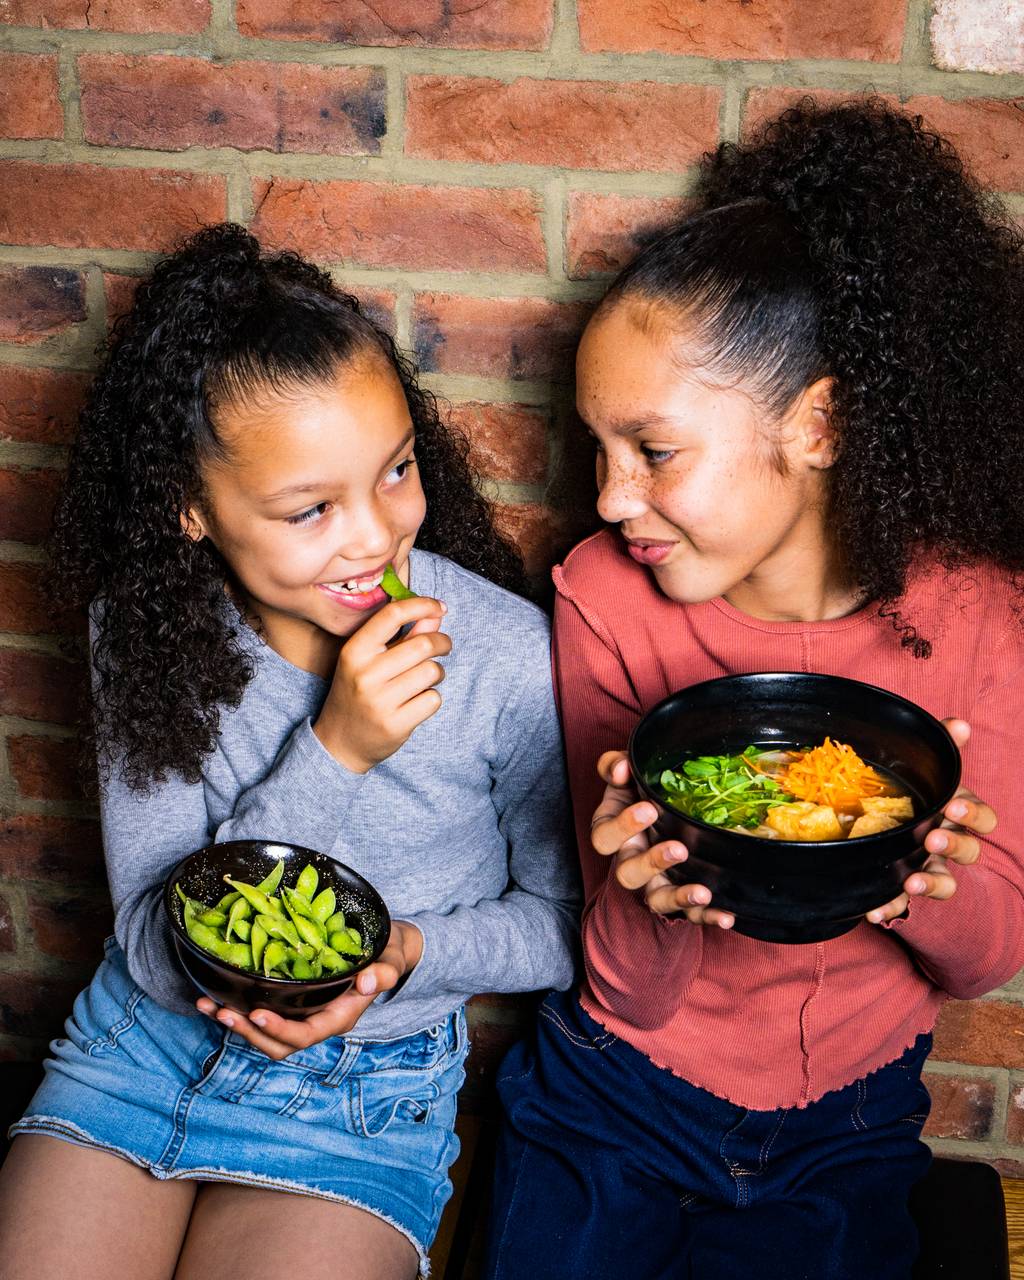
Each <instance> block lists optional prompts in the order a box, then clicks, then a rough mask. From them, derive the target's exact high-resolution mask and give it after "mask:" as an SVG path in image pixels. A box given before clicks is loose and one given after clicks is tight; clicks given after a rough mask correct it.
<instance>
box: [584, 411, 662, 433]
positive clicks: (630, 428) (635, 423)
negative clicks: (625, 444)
mask: <svg viewBox="0 0 1024 1280" xmlns="http://www.w3.org/2000/svg"><path fill="white" fill-rule="evenodd" d="M579 417H580V421H581V422H582V423H583V425H584V426H585V427H586V428H587V430H588V431H589V432H590V433H591V435H593V434H594V430H593V427H591V425H590V423H589V422H587V420H586V418H584V417H583V416H582V414H580V415H579ZM667 424H676V425H678V424H679V419H678V418H671V417H666V416H665V415H664V414H660V413H655V414H648V415H647V416H646V417H643V418H624V419H623V420H622V421H621V422H611V423H609V424H608V426H609V430H611V431H613V432H614V433H615V434H616V435H621V436H634V435H636V433H637V432H638V431H643V429H644V428H645V427H663V426H665V425H667Z"/></svg>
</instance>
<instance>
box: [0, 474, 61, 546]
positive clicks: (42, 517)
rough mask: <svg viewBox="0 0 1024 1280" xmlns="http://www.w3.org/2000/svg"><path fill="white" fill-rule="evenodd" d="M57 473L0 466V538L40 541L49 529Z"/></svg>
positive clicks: (58, 485) (55, 498) (59, 477)
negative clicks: (0, 467)
mask: <svg viewBox="0 0 1024 1280" xmlns="http://www.w3.org/2000/svg"><path fill="white" fill-rule="evenodd" d="M60 483H61V473H60V472H59V471H48V470H44V469H42V468H39V469H36V470H24V471H16V470H14V469H12V468H7V469H5V470H0V538H3V539H8V540H10V541H11V542H42V541H44V540H45V538H46V536H47V535H48V534H49V532H50V522H51V520H52V519H53V506H54V503H55V502H56V500H57V490H58V489H59V488H60Z"/></svg>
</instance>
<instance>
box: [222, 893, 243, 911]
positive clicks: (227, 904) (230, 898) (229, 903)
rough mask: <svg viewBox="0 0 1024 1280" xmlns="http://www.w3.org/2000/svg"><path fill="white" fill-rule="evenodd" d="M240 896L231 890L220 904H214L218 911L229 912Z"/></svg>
mask: <svg viewBox="0 0 1024 1280" xmlns="http://www.w3.org/2000/svg"><path fill="white" fill-rule="evenodd" d="M241 896H242V895H241V894H240V893H239V892H238V890H237V889H232V890H231V892H230V893H226V894H225V895H224V897H223V898H221V900H220V902H218V903H216V909H217V910H218V911H229V910H230V909H231V908H232V907H233V906H234V905H235V903H236V902H237V901H238V899H239V898H240V897H241Z"/></svg>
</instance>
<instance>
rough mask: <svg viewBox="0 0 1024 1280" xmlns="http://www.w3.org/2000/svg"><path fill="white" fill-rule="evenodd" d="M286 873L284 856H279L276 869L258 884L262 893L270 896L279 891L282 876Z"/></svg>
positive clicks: (275, 865)
mask: <svg viewBox="0 0 1024 1280" xmlns="http://www.w3.org/2000/svg"><path fill="white" fill-rule="evenodd" d="M283 875H284V858H279V859H278V861H277V862H276V863H275V864H274V869H273V871H271V873H270V875H268V876H267V878H266V879H265V880H261V881H260V882H259V884H258V885H257V886H256V888H257V889H259V890H260V892H261V893H265V894H266V895H267V897H268V898H269V897H270V896H271V894H274V893H277V886H278V885H279V884H280V883H281V877H282V876H283Z"/></svg>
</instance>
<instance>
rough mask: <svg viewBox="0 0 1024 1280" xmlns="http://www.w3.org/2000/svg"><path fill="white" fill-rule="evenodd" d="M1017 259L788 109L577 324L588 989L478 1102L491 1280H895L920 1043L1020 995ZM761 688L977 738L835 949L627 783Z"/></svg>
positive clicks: (936, 155)
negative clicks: (954, 1011)
mask: <svg viewBox="0 0 1024 1280" xmlns="http://www.w3.org/2000/svg"><path fill="white" fill-rule="evenodd" d="M1022 247H1024V246H1022V237H1021V236H1020V234H1019V233H1018V232H1017V231H1015V230H1014V229H1012V227H1011V226H1010V225H1009V223H1008V222H1007V221H1006V219H1005V217H1004V216H1003V215H1002V214H1001V212H1000V211H999V209H998V208H997V207H996V206H995V204H994V203H993V202H991V201H990V199H989V198H988V197H986V196H985V195H983V194H982V193H981V191H980V190H979V189H978V187H977V185H976V184H975V183H974V182H973V180H972V179H971V178H969V177H968V176H967V175H966V174H965V172H964V170H963V167H962V164H961V162H960V160H959V159H958V157H957V156H956V154H955V152H954V151H953V149H952V148H951V147H950V146H949V144H948V143H946V142H945V141H943V140H941V139H939V138H937V137H936V136H935V135H933V134H931V133H929V132H927V131H925V130H924V129H923V128H922V127H921V125H920V123H919V122H914V121H912V120H910V119H908V118H907V117H906V116H904V115H901V114H899V113H897V112H895V111H892V110H890V109H888V108H887V107H885V106H884V105H882V104H881V103H878V102H871V103H861V104H857V105H853V104H851V105H846V106H842V107H833V108H830V109H824V108H819V107H815V106H814V104H813V103H810V102H806V103H804V104H801V106H800V107H798V108H796V109H793V110H790V111H787V112H786V113H784V114H783V115H782V116H781V117H780V118H779V119H777V120H775V121H774V122H772V123H770V124H769V125H768V126H766V128H765V129H764V130H763V131H762V132H761V134H760V135H759V136H758V137H757V138H756V139H754V140H753V141H752V142H750V143H748V144H745V145H742V146H739V147H736V146H722V147H720V148H719V149H718V151H717V152H716V153H714V154H712V155H710V156H708V157H707V158H706V159H705V162H704V165H703V167H702V172H701V179H700V185H699V190H698V209H697V212H695V213H693V214H692V215H691V216H689V217H688V218H687V219H686V220H685V221H684V222H682V223H681V224H680V225H678V226H677V227H676V228H675V229H673V230H672V231H670V232H669V233H668V234H667V235H665V236H664V237H663V238H661V239H659V240H657V241H656V242H655V243H653V244H651V245H649V246H648V247H647V248H646V249H645V250H644V252H643V253H641V255H640V256H639V257H638V258H637V260H636V261H635V262H634V263H633V264H632V265H631V266H630V267H628V268H627V269H626V270H625V271H624V272H623V273H622V275H620V276H619V278H618V279H617V280H616V281H615V283H614V284H613V286H612V288H611V290H610V292H609V293H608V295H607V296H606V298H605V299H604V300H603V302H602V303H601V305H600V306H599V307H598V309H597V312H596V314H595V315H594V317H593V319H592V320H591V322H590V324H589V325H588V327H587V330H586V332H585V334H584V336H583V340H582V343H581V346H580V350H579V356H578V362H577V402H578V407H579V412H580V415H581V417H582V419H583V421H584V423H585V424H586V426H587V427H588V429H589V431H590V433H591V435H592V436H593V437H594V438H595V440H596V442H597V449H598V460H597V478H598V487H599V491H600V492H599V498H598V511H599V514H600V515H601V517H602V518H603V519H604V521H605V522H606V524H607V526H608V527H606V528H605V529H604V530H603V531H602V532H600V533H598V534H596V535H595V536H594V537H592V538H590V539H588V540H587V541H586V542H584V543H583V544H582V545H580V546H578V547H577V548H576V549H575V550H574V551H573V552H572V554H571V555H570V556H569V557H568V558H567V559H566V562H565V564H564V565H562V566H560V567H559V568H558V569H556V571H555V583H556V587H557V598H556V612H555V662H554V665H555V677H556V685H557V692H558V697H559V701H560V707H561V713H562V719H563V725H564V730H565V737H566V744H567V750H568V759H569V771H570V780H571V783H572V790H573V799H574V806H575V813H576V825H577V835H578V840H579V848H580V856H581V859H582V863H583V873H584V881H585V892H586V909H585V914H584V923H583V943H584V958H585V977H584V980H583V983H582V986H581V988H580V990H579V991H578V993H576V994H571V993H570V994H567V995H554V996H552V997H549V999H548V1000H547V1001H546V1002H545V1003H544V1005H542V1007H541V1011H540V1012H541V1016H540V1018H539V1020H538V1027H537V1036H536V1043H535V1044H532V1045H528V1046H527V1045H524V1046H519V1047H517V1048H516V1049H514V1050H513V1051H512V1053H511V1054H510V1056H509V1058H508V1059H507V1060H506V1062H505V1064H504V1066H503V1068H502V1072H501V1075H500V1077H499V1088H500V1091H501V1096H502V1101H503V1105H504V1109H505V1115H506V1124H505V1126H504V1132H503V1136H502V1140H501V1147H500V1152H499V1161H498V1173H497V1186H496V1196H495V1213H494V1219H493V1222H492V1237H491V1245H490V1260H489V1271H488V1275H489V1277H490V1278H491V1280H521V1277H523V1276H526V1275H529V1276H530V1277H531V1280H546V1278H548V1277H551V1278H554V1277H556V1276H557V1277H559V1280H573V1278H575V1277H580V1278H581V1280H582V1277H587V1278H588V1280H595V1278H599V1277H615V1280H624V1278H628V1280H668V1277H714V1280H732V1278H733V1277H735V1278H736V1280H739V1278H740V1277H743V1280H748V1278H749V1277H750V1276H752V1275H756V1276H757V1277H758V1280H801V1278H803V1277H806V1280H868V1278H870V1280H907V1278H908V1277H909V1276H910V1273H911V1269H912V1265H913V1260H914V1257H915V1254H916V1251H917V1244H916V1238H915V1233H914V1228H913V1224H912V1221H911V1219H910V1217H909V1214H908V1211H907V1196H908V1192H909V1189H910V1187H911V1186H912V1185H913V1183H914V1182H915V1181H916V1180H917V1179H919V1178H920V1177H921V1175H922V1174H923V1173H924V1171H925V1169H926V1168H927V1164H928V1160H929V1156H928V1151H927V1148H926V1147H925V1145H924V1144H923V1143H922V1142H921V1141H920V1132H921V1127H922V1125H923V1123H924V1120H925V1117H926V1115H927V1111H928V1095H927V1093H926V1091H925V1089H924V1087H923V1085H922V1083H921V1068H922V1065H923V1063H924V1060H925V1058H926V1056H927V1053H928V1050H929V1047H930V1044H931V1037H930V1032H931V1029H932V1027H933V1025H934V1022H935V1018H936V1015H937V1013H938V1011H939V1009H940V1008H941V1006H942V1004H943V1002H944V1001H945V1000H946V999H948V998H949V997H951V996H952V997H954V998H958V999H968V998H971V997H974V996H979V995H982V994H984V993H985V992H987V991H990V990H992V989H993V988H995V987H998V986H999V985H1000V984H1002V983H1004V982H1006V981H1007V980H1008V979H1009V978H1011V977H1012V976H1013V975H1014V974H1015V973H1016V972H1017V970H1018V969H1019V968H1020V967H1021V965H1022V964H1024V858H1022V854H1024V830H1022V826H1024V817H1022V812H1021V807H1020V803H1019V799H1018V798H1017V792H1018V791H1019V774H1020V766H1019V763H1018V759H1017V757H1018V752H1017V750H1016V740H1017V738H1018V736H1019V733H1020V728H1021V725H1022V724H1024V681H1022V680H1021V673H1022V669H1024V623H1022V618H1021V603H1022V601H1021V583H1022V581H1024V579H1022V578H1021V574H1022V572H1024V536H1022V526H1021V513H1022V512H1024V440H1022V438H1021V437H1022V424H1024V380H1022V378H1021V370H1020V367H1019V366H1020V360H1021V353H1022V352H1024V253H1022ZM773 670H774V671H817V672H825V673H829V674H833V675H841V676H848V677H852V678H855V679H859V680H864V681H867V682H869V683H872V684H875V685H880V686H882V687H883V688H886V689H889V690H892V691H893V692H895V693H898V694H901V695H903V696H904V697H907V698H910V699H912V700H913V701H915V702H917V703H919V704H920V705H921V706H923V707H925V708H926V709H927V710H929V711H930V712H932V713H933V714H934V715H936V716H939V717H954V716H955V717H961V716H962V717H963V718H964V719H963V720H961V719H954V720H947V725H948V726H949V727H950V728H951V731H952V732H953V734H954V736H955V737H956V739H957V741H958V742H959V743H960V744H961V746H962V747H963V749H964V781H965V786H966V788H971V789H972V790H964V791H963V792H962V793H961V794H960V795H959V796H958V797H957V798H956V799H954V800H953V801H952V802H951V803H950V804H949V805H948V806H947V808H946V810H945V816H946V818H947V822H946V823H945V824H944V826H943V827H942V828H940V829H939V830H936V831H934V832H932V833H931V835H930V836H929V837H928V840H927V849H928V850H929V853H930V854H931V857H930V858H929V861H928V863H927V864H926V865H925V867H924V868H923V870H922V871H920V872H917V873H915V874H914V875H911V876H910V877H909V878H908V879H907V881H906V882H905V885H904V890H905V892H904V893H902V894H901V895H900V897H899V898H897V899H896V900H895V901H893V902H890V903H887V904H879V905H878V907H877V909H875V910H872V911H871V912H869V914H868V916H867V918H866V919H865V920H864V921H863V922H862V923H861V924H860V925H858V926H857V927H856V928H855V929H854V930H853V931H852V932H849V933H847V934H845V935H844V936H842V937H839V938H835V939H833V940H831V941H827V942H821V943H813V944H806V945H795V946H794V945H782V944H778V943H770V942H762V941H756V940H754V939H751V938H748V937H745V936H743V935H741V934H739V933H737V932H734V931H733V930H732V925H733V924H734V923H735V921H734V919H733V917H732V916H731V915H730V914H728V913H727V912H725V911H722V910H718V909H716V907H715V905H714V904H713V903H712V902H711V895H710V893H709V892H708V890H707V889H706V887H704V886H702V885H699V884H688V885H684V886H682V887H678V886H675V885H673V884H671V883H670V882H669V881H668V879H667V877H666V876H665V874H664V872H665V869H666V867H668V866H669V865H670V864H671V863H679V862H684V861H685V859H686V857H687V852H686V849H685V848H684V847H682V846H681V845H679V844H677V843H674V842H663V843H660V844H652V843H651V841H649V840H648V837H647V834H646V833H647V830H648V828H649V827H650V825H651V823H652V822H653V820H654V817H655V813H654V808H653V806H652V805H650V804H649V803H647V802H639V801H638V800H637V796H636V794H635V792H634V791H633V790H632V789H631V787H630V785H629V770H628V766H627V763H626V760H625V756H624V753H623V751H622V748H623V747H624V745H625V743H626V741H627V738H628V736H629V733H630V730H631V729H632V727H633V726H634V725H635V724H636V722H637V720H638V719H639V718H640V717H641V716H642V715H643V714H644V712H645V711H647V710H648V709H649V708H650V707H651V706H653V705H654V704H655V703H656V702H658V701H659V700H660V699H661V698H663V697H665V696H666V695H667V694H669V693H670V692H672V691H673V690H676V689H679V688H681V687H684V686H686V685H689V684H692V683H694V682H696V681H700V680H706V679H710V678H712V677H715V676H722V675H728V674H733V673H739V672H748V671H773ZM974 790H976V791H977V792H979V793H980V794H982V795H984V796H985V797H987V798H988V800H989V801H991V804H992V806H993V808H990V807H989V805H988V804H985V803H983V802H982V801H980V800H978V799H977V798H976V796H975V795H974V794H973V791H974ZM993 809H995V810H997V811H998V812H999V814H1000V819H1001V820H1000V824H999V830H998V832H997V833H996V834H995V835H993V834H992V833H993V830H994V828H995V813H994V811H993ZM953 864H956V865H955V866H954V865H953ZM954 871H955V874H954Z"/></svg>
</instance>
